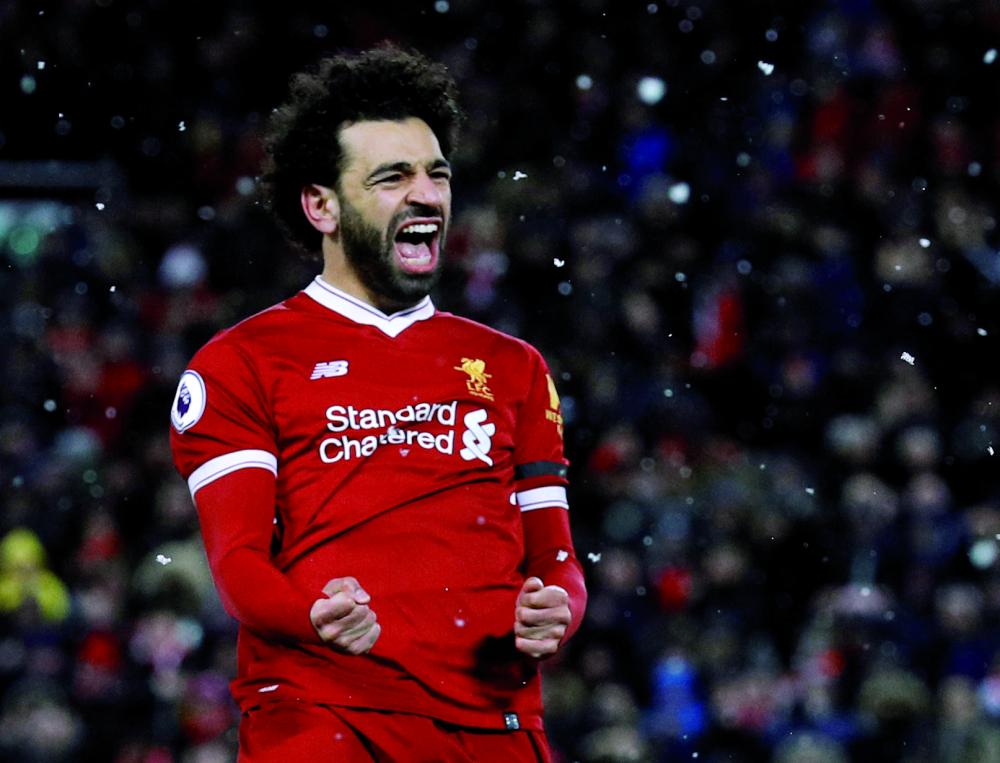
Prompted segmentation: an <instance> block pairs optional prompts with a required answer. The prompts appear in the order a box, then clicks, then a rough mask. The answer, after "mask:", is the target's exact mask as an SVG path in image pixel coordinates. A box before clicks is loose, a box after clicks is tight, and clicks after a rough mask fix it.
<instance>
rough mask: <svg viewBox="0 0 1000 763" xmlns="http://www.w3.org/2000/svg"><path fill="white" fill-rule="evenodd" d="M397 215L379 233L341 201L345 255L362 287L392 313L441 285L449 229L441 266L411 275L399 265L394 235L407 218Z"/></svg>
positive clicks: (441, 247) (441, 250)
mask: <svg viewBox="0 0 1000 763" xmlns="http://www.w3.org/2000/svg"><path fill="white" fill-rule="evenodd" d="M412 216H414V215H408V214H405V213H400V214H397V215H396V216H394V217H393V218H392V220H390V221H389V226H388V229H387V230H386V231H384V232H382V231H379V230H378V228H376V227H375V226H374V225H369V224H368V222H367V221H366V220H365V219H364V217H363V215H362V214H361V213H360V212H358V210H356V209H355V208H354V207H352V206H351V205H350V203H349V202H347V201H346V200H345V199H340V240H341V244H342V246H343V249H344V256H345V257H346V258H347V262H348V264H349V265H350V267H351V269H352V270H354V272H355V273H356V274H357V276H358V279H359V280H360V281H361V284H362V285H363V286H364V287H365V289H367V290H368V291H369V292H370V293H371V294H372V295H374V296H375V297H376V298H377V299H378V300H379V303H380V304H379V305H378V306H379V307H381V308H383V309H387V310H388V311H395V310H401V309H404V308H407V307H411V306H413V305H415V304H416V303H417V302H419V301H420V300H422V299H423V298H424V297H426V296H427V295H428V294H430V291H431V289H432V288H434V285H435V284H436V283H437V282H438V277H439V274H440V272H441V266H440V263H441V257H442V256H443V255H444V239H445V232H446V231H445V229H444V227H442V229H441V234H440V236H439V239H438V266H437V267H435V268H434V270H432V271H431V272H429V273H407V272H405V271H403V270H401V269H400V268H399V267H398V265H397V263H396V250H395V245H394V242H393V234H394V232H395V231H396V230H397V229H398V226H399V224H400V223H401V222H402V221H403V220H404V219H406V218H407V217H412Z"/></svg>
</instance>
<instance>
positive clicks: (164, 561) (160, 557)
mask: <svg viewBox="0 0 1000 763" xmlns="http://www.w3.org/2000/svg"><path fill="white" fill-rule="evenodd" d="M156 561H158V562H159V563H160V564H162V565H163V566H164V567H166V566H167V565H168V564H170V563H171V562H172V561H173V559H171V558H170V557H169V556H164V555H163V554H157V555H156Z"/></svg>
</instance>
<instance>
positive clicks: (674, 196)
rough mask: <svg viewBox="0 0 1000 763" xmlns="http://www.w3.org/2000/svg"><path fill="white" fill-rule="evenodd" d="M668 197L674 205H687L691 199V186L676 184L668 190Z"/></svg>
mask: <svg viewBox="0 0 1000 763" xmlns="http://www.w3.org/2000/svg"><path fill="white" fill-rule="evenodd" d="M667 196H668V197H669V198H670V200H671V201H672V202H673V203H674V204H687V201H688V199H690V198H691V186H689V185H688V184H687V183H674V184H673V185H672V186H670V188H668V189H667Z"/></svg>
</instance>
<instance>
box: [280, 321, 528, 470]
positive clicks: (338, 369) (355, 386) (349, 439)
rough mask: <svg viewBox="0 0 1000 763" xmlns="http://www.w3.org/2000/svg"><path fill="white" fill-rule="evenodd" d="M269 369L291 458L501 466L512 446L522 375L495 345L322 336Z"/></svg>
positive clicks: (284, 445) (349, 462)
mask: <svg viewBox="0 0 1000 763" xmlns="http://www.w3.org/2000/svg"><path fill="white" fill-rule="evenodd" d="M463 345H465V346H463ZM270 371H271V373H272V377H271V378H270V379H269V387H270V394H271V396H272V406H273V414H274V416H273V422H274V426H275V428H276V434H277V439H278V443H279V447H280V448H281V449H282V450H283V452H284V455H285V456H286V457H288V458H304V459H306V460H307V461H308V462H310V463H315V464H317V465H318V464H324V465H326V466H331V465H339V466H343V467H349V466H352V465H355V464H356V463H357V462H359V461H360V460H362V459H363V460H369V459H374V460H384V459H386V458H389V457H394V458H398V457H400V456H402V457H405V458H406V460H407V462H409V463H425V462H426V463H427V464H428V466H430V465H432V464H438V465H444V464H445V463H450V462H454V465H455V466H473V465H478V466H480V467H493V466H494V465H499V464H501V463H503V462H504V461H507V460H509V454H510V452H511V450H512V449H513V443H514V437H515V429H516V418H517V412H518V410H519V407H520V400H519V396H518V393H517V389H518V386H519V385H518V384H517V380H516V374H517V369H511V368H508V367H506V365H505V363H504V358H503V357H502V355H501V354H500V353H499V352H496V351H491V348H490V347H488V346H486V347H484V346H476V345H475V343H474V342H465V343H463V342H462V341H461V340H452V341H449V340H448V338H447V337H445V338H435V339H433V340H426V339H425V340H424V341H417V340H410V339H409V338H407V339H402V338H398V337H397V338H396V339H395V340H393V341H388V340H383V339H382V338H380V337H372V336H371V335H370V334H368V335H365V334H362V335H360V336H338V335H333V336H328V337H327V336H317V337H310V338H305V339H304V341H302V342H300V343H298V345H297V346H296V348H295V351H294V352H291V351H290V352H289V353H288V354H286V355H284V356H280V357H279V358H278V359H277V360H276V361H275V363H274V366H273V368H272V369H270ZM442 459H444V461H442ZM439 462H440V463H439Z"/></svg>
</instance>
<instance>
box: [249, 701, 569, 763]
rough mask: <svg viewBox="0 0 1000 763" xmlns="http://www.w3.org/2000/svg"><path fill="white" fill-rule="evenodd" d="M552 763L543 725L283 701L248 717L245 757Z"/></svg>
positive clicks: (287, 762) (276, 762)
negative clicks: (496, 724)
mask: <svg viewBox="0 0 1000 763" xmlns="http://www.w3.org/2000/svg"><path fill="white" fill-rule="evenodd" d="M300 761H301V762H302V763H316V762H317V761H337V762H338V763H339V762H340V761H343V762H344V763H372V761H378V763H424V762H426V763H432V761H433V763H460V762H465V761H480V762H481V763H551V756H550V754H549V747H548V743H547V741H546V739H545V734H544V733H543V732H541V731H526V730H520V731H498V730H494V729H476V728H469V727H466V726H454V725H452V724H449V723H444V722H443V721H437V720H434V719H433V718H426V717H424V716H421V715H409V714H407V713H390V712H382V711H379V710H359V709H357V708H352V707H334V706H331V705H311V704H307V703H305V702H275V703H273V704H268V705H263V706H261V707H258V708H254V709H252V710H249V711H247V712H245V713H244V714H243V718H242V720H241V721H240V756H239V763H300Z"/></svg>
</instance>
